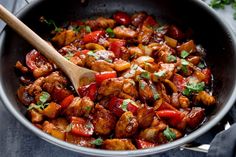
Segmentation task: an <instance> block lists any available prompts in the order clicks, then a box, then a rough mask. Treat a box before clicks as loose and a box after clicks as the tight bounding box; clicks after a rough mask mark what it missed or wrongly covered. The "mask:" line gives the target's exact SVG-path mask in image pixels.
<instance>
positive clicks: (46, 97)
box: [27, 91, 50, 110]
mask: <svg viewBox="0 0 236 157" xmlns="http://www.w3.org/2000/svg"><path fill="white" fill-rule="evenodd" d="M49 98H50V94H49V93H48V92H44V91H43V92H41V93H40V97H39V101H38V102H37V103H36V104H33V105H30V106H29V108H28V109H27V110H31V109H33V108H35V109H39V108H41V109H44V108H45V107H46V106H48V103H46V102H47V101H48V100H49Z"/></svg>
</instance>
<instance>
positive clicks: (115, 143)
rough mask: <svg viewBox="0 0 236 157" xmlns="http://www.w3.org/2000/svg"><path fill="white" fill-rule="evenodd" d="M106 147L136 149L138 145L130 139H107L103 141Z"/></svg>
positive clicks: (109, 148)
mask: <svg viewBox="0 0 236 157" xmlns="http://www.w3.org/2000/svg"><path fill="white" fill-rule="evenodd" d="M102 147H103V148H104V149H107V150H135V149H136V147H135V146H134V145H133V143H132V142H131V141H130V140H128V139H106V140H105V141H104V142H103V146H102Z"/></svg>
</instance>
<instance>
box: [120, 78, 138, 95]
mask: <svg viewBox="0 0 236 157" xmlns="http://www.w3.org/2000/svg"><path fill="white" fill-rule="evenodd" d="M122 90H123V92H124V93H126V94H128V95H130V96H132V97H133V98H137V97H138V91H137V89H136V86H135V82H134V81H133V80H132V79H124V81H123V88H122Z"/></svg>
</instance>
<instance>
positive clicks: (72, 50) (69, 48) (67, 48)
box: [58, 44, 78, 56]
mask: <svg viewBox="0 0 236 157" xmlns="http://www.w3.org/2000/svg"><path fill="white" fill-rule="evenodd" d="M77 51H78V50H77V48H76V47H75V46H74V45H72V44H70V45H66V46H64V47H62V48H61V49H60V50H58V52H59V53H60V54H61V55H63V56H65V55H66V54H68V53H75V52H77Z"/></svg>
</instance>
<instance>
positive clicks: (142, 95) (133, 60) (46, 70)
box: [15, 11, 217, 150]
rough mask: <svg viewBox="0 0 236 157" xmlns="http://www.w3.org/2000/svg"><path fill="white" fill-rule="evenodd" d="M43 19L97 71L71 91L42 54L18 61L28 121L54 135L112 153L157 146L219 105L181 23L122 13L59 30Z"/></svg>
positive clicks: (67, 51)
mask: <svg viewBox="0 0 236 157" xmlns="http://www.w3.org/2000/svg"><path fill="white" fill-rule="evenodd" d="M44 22H46V23H48V24H50V23H51V24H50V25H53V26H54V27H55V28H56V29H57V30H60V31H55V30H54V31H52V32H53V33H52V38H51V39H50V41H51V42H52V43H51V44H52V46H55V48H56V49H57V50H58V52H59V53H60V54H61V55H62V56H63V57H64V58H66V59H68V61H70V62H72V63H74V64H76V65H78V66H81V67H85V68H88V69H91V70H94V71H96V72H97V73H96V75H95V79H94V80H92V79H91V78H89V77H87V78H84V79H83V80H82V81H84V82H89V81H90V80H92V82H89V83H88V84H86V85H83V86H81V87H79V88H78V89H73V86H72V84H71V83H70V82H69V81H68V80H67V77H66V76H65V75H64V73H62V72H60V71H59V69H58V68H57V67H56V66H55V65H54V64H53V63H52V62H51V61H49V60H47V59H46V58H45V57H44V56H42V55H41V54H40V52H38V51H36V50H32V51H30V52H29V53H27V54H26V56H25V62H24V61H21V60H19V61H17V63H16V65H15V67H16V68H17V69H18V71H17V72H19V73H20V74H21V76H20V80H21V82H22V85H21V86H20V87H19V89H18V90H17V96H18V98H19V101H20V102H21V103H22V104H24V105H25V106H26V107H27V108H28V110H27V117H28V118H29V120H30V121H31V122H32V123H33V124H34V125H36V126H40V127H39V128H40V129H42V130H43V131H44V132H46V133H48V134H50V135H52V136H53V137H55V138H58V139H61V140H64V141H67V142H70V143H73V144H76V145H79V146H84V147H91V148H98V149H107V150H134V149H136V148H137V149H145V148H150V147H155V146H157V147H158V146H159V145H161V144H164V143H168V142H172V141H174V140H176V139H178V138H181V137H182V136H185V134H186V133H187V131H188V132H189V130H191V129H195V128H197V127H198V126H199V125H200V124H201V123H202V122H203V121H204V119H205V117H206V116H207V115H206V114H207V113H208V112H205V110H206V109H208V108H209V107H212V106H213V105H214V104H216V101H217V100H216V99H215V97H214V96H213V95H212V91H211V87H212V83H213V81H212V79H213V76H212V73H211V70H210V68H209V67H208V66H207V64H206V62H205V61H204V58H203V57H202V56H201V54H202V52H198V51H200V50H199V49H198V48H197V44H198V43H196V41H195V40H194V39H192V37H191V36H190V35H189V34H186V33H184V32H183V31H182V29H180V28H179V27H178V26H177V25H168V24H164V25H162V22H161V21H160V22H159V21H157V20H156V19H155V18H154V17H153V16H150V15H148V14H147V13H145V12H137V13H135V14H133V15H129V14H127V13H125V12H121V11H118V12H116V13H115V14H114V15H113V16H112V18H107V17H106V18H105V17H97V18H94V19H85V20H81V19H79V20H76V21H68V22H66V23H67V24H66V25H63V26H61V27H58V26H56V25H55V22H52V21H44ZM52 29H54V28H52ZM203 50H204V49H203ZM201 51H202V50H201ZM76 90H77V91H78V93H79V95H77V92H76ZM196 105H197V106H201V107H196ZM209 110H210V108H209Z"/></svg>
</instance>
